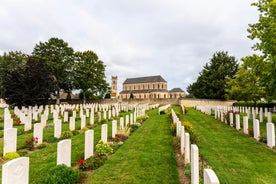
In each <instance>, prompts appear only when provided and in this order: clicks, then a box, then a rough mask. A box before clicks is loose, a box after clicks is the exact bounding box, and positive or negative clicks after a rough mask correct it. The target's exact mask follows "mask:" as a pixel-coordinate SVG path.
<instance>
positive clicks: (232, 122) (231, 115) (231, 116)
mask: <svg viewBox="0 0 276 184" xmlns="http://www.w3.org/2000/svg"><path fill="white" fill-rule="evenodd" d="M229 117H230V126H231V127H233V124H234V116H233V113H232V112H231V113H229Z"/></svg>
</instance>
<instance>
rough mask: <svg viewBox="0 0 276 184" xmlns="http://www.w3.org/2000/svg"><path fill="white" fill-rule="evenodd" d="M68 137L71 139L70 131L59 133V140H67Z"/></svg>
mask: <svg viewBox="0 0 276 184" xmlns="http://www.w3.org/2000/svg"><path fill="white" fill-rule="evenodd" d="M70 137H73V133H72V132H71V131H69V130H68V131H63V132H62V133H61V139H67V138H70Z"/></svg>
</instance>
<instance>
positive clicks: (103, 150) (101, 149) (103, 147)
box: [96, 140, 113, 155]
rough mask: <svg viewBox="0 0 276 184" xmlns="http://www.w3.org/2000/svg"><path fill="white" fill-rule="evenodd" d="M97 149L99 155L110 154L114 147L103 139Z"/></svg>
mask: <svg viewBox="0 0 276 184" xmlns="http://www.w3.org/2000/svg"><path fill="white" fill-rule="evenodd" d="M96 151H97V153H98V154H99V155H108V154H109V153H113V149H112V147H111V146H110V145H109V144H108V143H104V142H103V141H102V140H100V141H99V142H98V144H97V145H96Z"/></svg>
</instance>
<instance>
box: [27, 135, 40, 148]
mask: <svg viewBox="0 0 276 184" xmlns="http://www.w3.org/2000/svg"><path fill="white" fill-rule="evenodd" d="M37 143H38V138H37V137H33V136H32V137H30V138H29V139H26V140H25V145H26V148H27V149H28V150H33V149H34V147H35V145H36V144H37Z"/></svg>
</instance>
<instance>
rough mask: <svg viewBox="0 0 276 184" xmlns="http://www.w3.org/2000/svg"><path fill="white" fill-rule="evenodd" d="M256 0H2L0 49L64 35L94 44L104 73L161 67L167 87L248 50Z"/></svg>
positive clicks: (143, 72) (153, 71)
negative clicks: (217, 57) (218, 56)
mask: <svg viewBox="0 0 276 184" xmlns="http://www.w3.org/2000/svg"><path fill="white" fill-rule="evenodd" d="M255 1H256V0H231V1H229V0H209V1H206V0H189V1H188V0H24V1H22V0H1V5H0V25H1V28H0V54H3V53H4V52H9V51H22V52H24V53H26V54H31V52H32V50H33V48H34V46H35V44H37V43H39V42H40V41H41V42H45V41H47V40H48V39H49V38H51V37H58V38H61V39H63V40H64V41H65V42H67V43H68V44H69V46H71V47H72V48H73V49H74V50H75V51H86V50H92V51H94V52H95V53H97V55H98V56H99V58H100V59H101V60H102V61H103V62H104V63H105V65H106V77H107V81H108V82H110V81H111V76H118V82H119V83H118V84H119V85H118V88H119V89H121V88H122V83H123V82H124V80H125V79H126V78H132V77H142V76H151V75H161V76H163V78H164V79H165V80H166V81H167V82H168V89H172V88H174V87H180V88H182V89H183V90H185V91H186V87H187V86H188V85H189V84H190V83H193V82H194V81H196V79H197V77H198V74H199V72H200V71H201V70H202V68H203V66H204V65H205V64H206V63H207V62H209V61H210V58H211V57H212V55H213V54H214V53H215V52H217V51H228V53H229V55H231V56H235V57H236V59H237V60H239V59H240V58H242V57H244V56H247V55H250V54H252V53H253V51H252V50H251V46H252V44H253V43H254V42H253V41H251V40H250V39H248V38H247V35H248V33H247V28H248V24H251V23H256V22H257V21H258V11H257V10H256V8H255V7H252V6H250V4H251V3H252V2H255Z"/></svg>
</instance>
